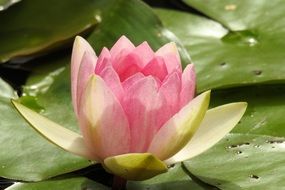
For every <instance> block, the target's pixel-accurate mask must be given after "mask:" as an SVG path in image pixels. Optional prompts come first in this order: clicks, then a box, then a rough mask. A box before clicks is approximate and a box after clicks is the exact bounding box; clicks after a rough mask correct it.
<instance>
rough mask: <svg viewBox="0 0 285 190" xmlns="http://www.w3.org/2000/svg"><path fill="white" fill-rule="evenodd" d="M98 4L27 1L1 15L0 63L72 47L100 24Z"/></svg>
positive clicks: (74, 0) (73, 0)
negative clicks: (52, 49) (54, 49)
mask: <svg viewBox="0 0 285 190" xmlns="http://www.w3.org/2000/svg"><path fill="white" fill-rule="evenodd" d="M98 2H100V1H92V0H87V1H85V2H84V3H82V1H80V0H63V1H56V0H52V1H37V0H24V1H23V2H21V3H19V4H18V5H17V6H13V7H11V8H9V9H8V10H6V11H2V12H0V25H1V26H2V27H1V29H0V41H1V47H0V52H1V53H0V62H6V61H8V60H10V59H12V58H17V57H21V56H30V55H31V54H32V55H33V54H39V53H43V52H44V51H46V50H50V49H51V48H54V47H59V46H62V45H65V44H71V42H72V40H73V37H74V36H75V35H77V34H81V33H82V32H84V31H86V30H88V29H91V28H92V27H93V26H94V25H95V24H97V23H98V22H99V21H100V13H99V12H98V8H97V4H99V3H98Z"/></svg>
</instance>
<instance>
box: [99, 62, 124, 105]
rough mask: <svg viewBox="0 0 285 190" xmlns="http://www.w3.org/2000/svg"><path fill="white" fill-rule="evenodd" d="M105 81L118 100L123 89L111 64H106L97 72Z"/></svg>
mask: <svg viewBox="0 0 285 190" xmlns="http://www.w3.org/2000/svg"><path fill="white" fill-rule="evenodd" d="M99 75H100V76H101V77H102V79H103V80H104V81H105V83H106V85H107V86H108V87H109V88H110V89H111V90H112V92H113V93H114V95H115V96H116V97H117V99H118V100H119V101H120V100H121V97H122V96H123V93H124V90H123V87H122V85H121V81H120V78H119V76H118V74H117V73H116V72H115V70H114V69H113V67H112V66H108V67H106V68H104V69H103V70H102V72H101V73H100V74H99Z"/></svg>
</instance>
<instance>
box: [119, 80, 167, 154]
mask: <svg viewBox="0 0 285 190" xmlns="http://www.w3.org/2000/svg"><path fill="white" fill-rule="evenodd" d="M164 103H165V100H164V99H163V97H160V96H159V94H158V92H157V84H156V81H155V79H153V78H152V77H146V78H143V79H141V80H139V81H137V82H136V83H135V84H133V85H132V86H131V87H130V88H129V89H128V90H127V91H126V92H125V96H124V98H123V101H122V105H123V108H124V110H125V113H126V115H127V117H128V120H129V124H130V130H131V152H145V151H146V150H147V148H148V146H149V143H150V142H151V140H152V138H153V136H154V135H155V133H156V132H157V130H158V129H159V127H160V126H159V124H160V121H159V119H158V118H159V117H160V116H159V114H163V110H161V109H162V108H163V105H164ZM161 125H162V124H161Z"/></svg>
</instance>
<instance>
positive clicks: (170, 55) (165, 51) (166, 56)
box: [155, 42, 182, 73]
mask: <svg viewBox="0 0 285 190" xmlns="http://www.w3.org/2000/svg"><path fill="white" fill-rule="evenodd" d="M155 55H157V56H161V57H163V60H164V62H165V65H166V67H167V71H168V73H172V72H173V71H175V70H177V71H182V68H181V62H180V56H179V52H178V50H177V47H176V45H175V43H174V42H170V43H168V44H165V45H164V46H162V47H161V48H160V49H158V50H157V51H156V52H155Z"/></svg>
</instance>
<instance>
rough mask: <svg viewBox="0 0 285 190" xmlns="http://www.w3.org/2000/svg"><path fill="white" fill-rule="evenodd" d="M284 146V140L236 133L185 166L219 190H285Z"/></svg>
mask: <svg viewBox="0 0 285 190" xmlns="http://www.w3.org/2000/svg"><path fill="white" fill-rule="evenodd" d="M284 147H285V138H280V137H279V138H276V137H272V136H265V135H251V134H238V133H234V134H231V135H228V136H227V138H225V139H224V140H223V141H222V142H220V143H219V144H218V145H216V146H215V147H214V148H212V149H210V150H209V151H207V152H206V153H205V154H202V155H200V156H198V157H196V158H194V159H192V160H189V161H187V162H185V165H186V166H187V168H188V170H190V171H191V172H192V173H193V174H195V175H196V176H197V177H199V178H200V179H201V180H203V181H204V182H206V183H209V184H212V185H214V186H217V187H219V188H220V189H234V190H235V189H248V190H256V189H260V190H261V189H282V188H284V186H285V180H284V179H285V176H284V172H285V166H284V162H285V149H284Z"/></svg>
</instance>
